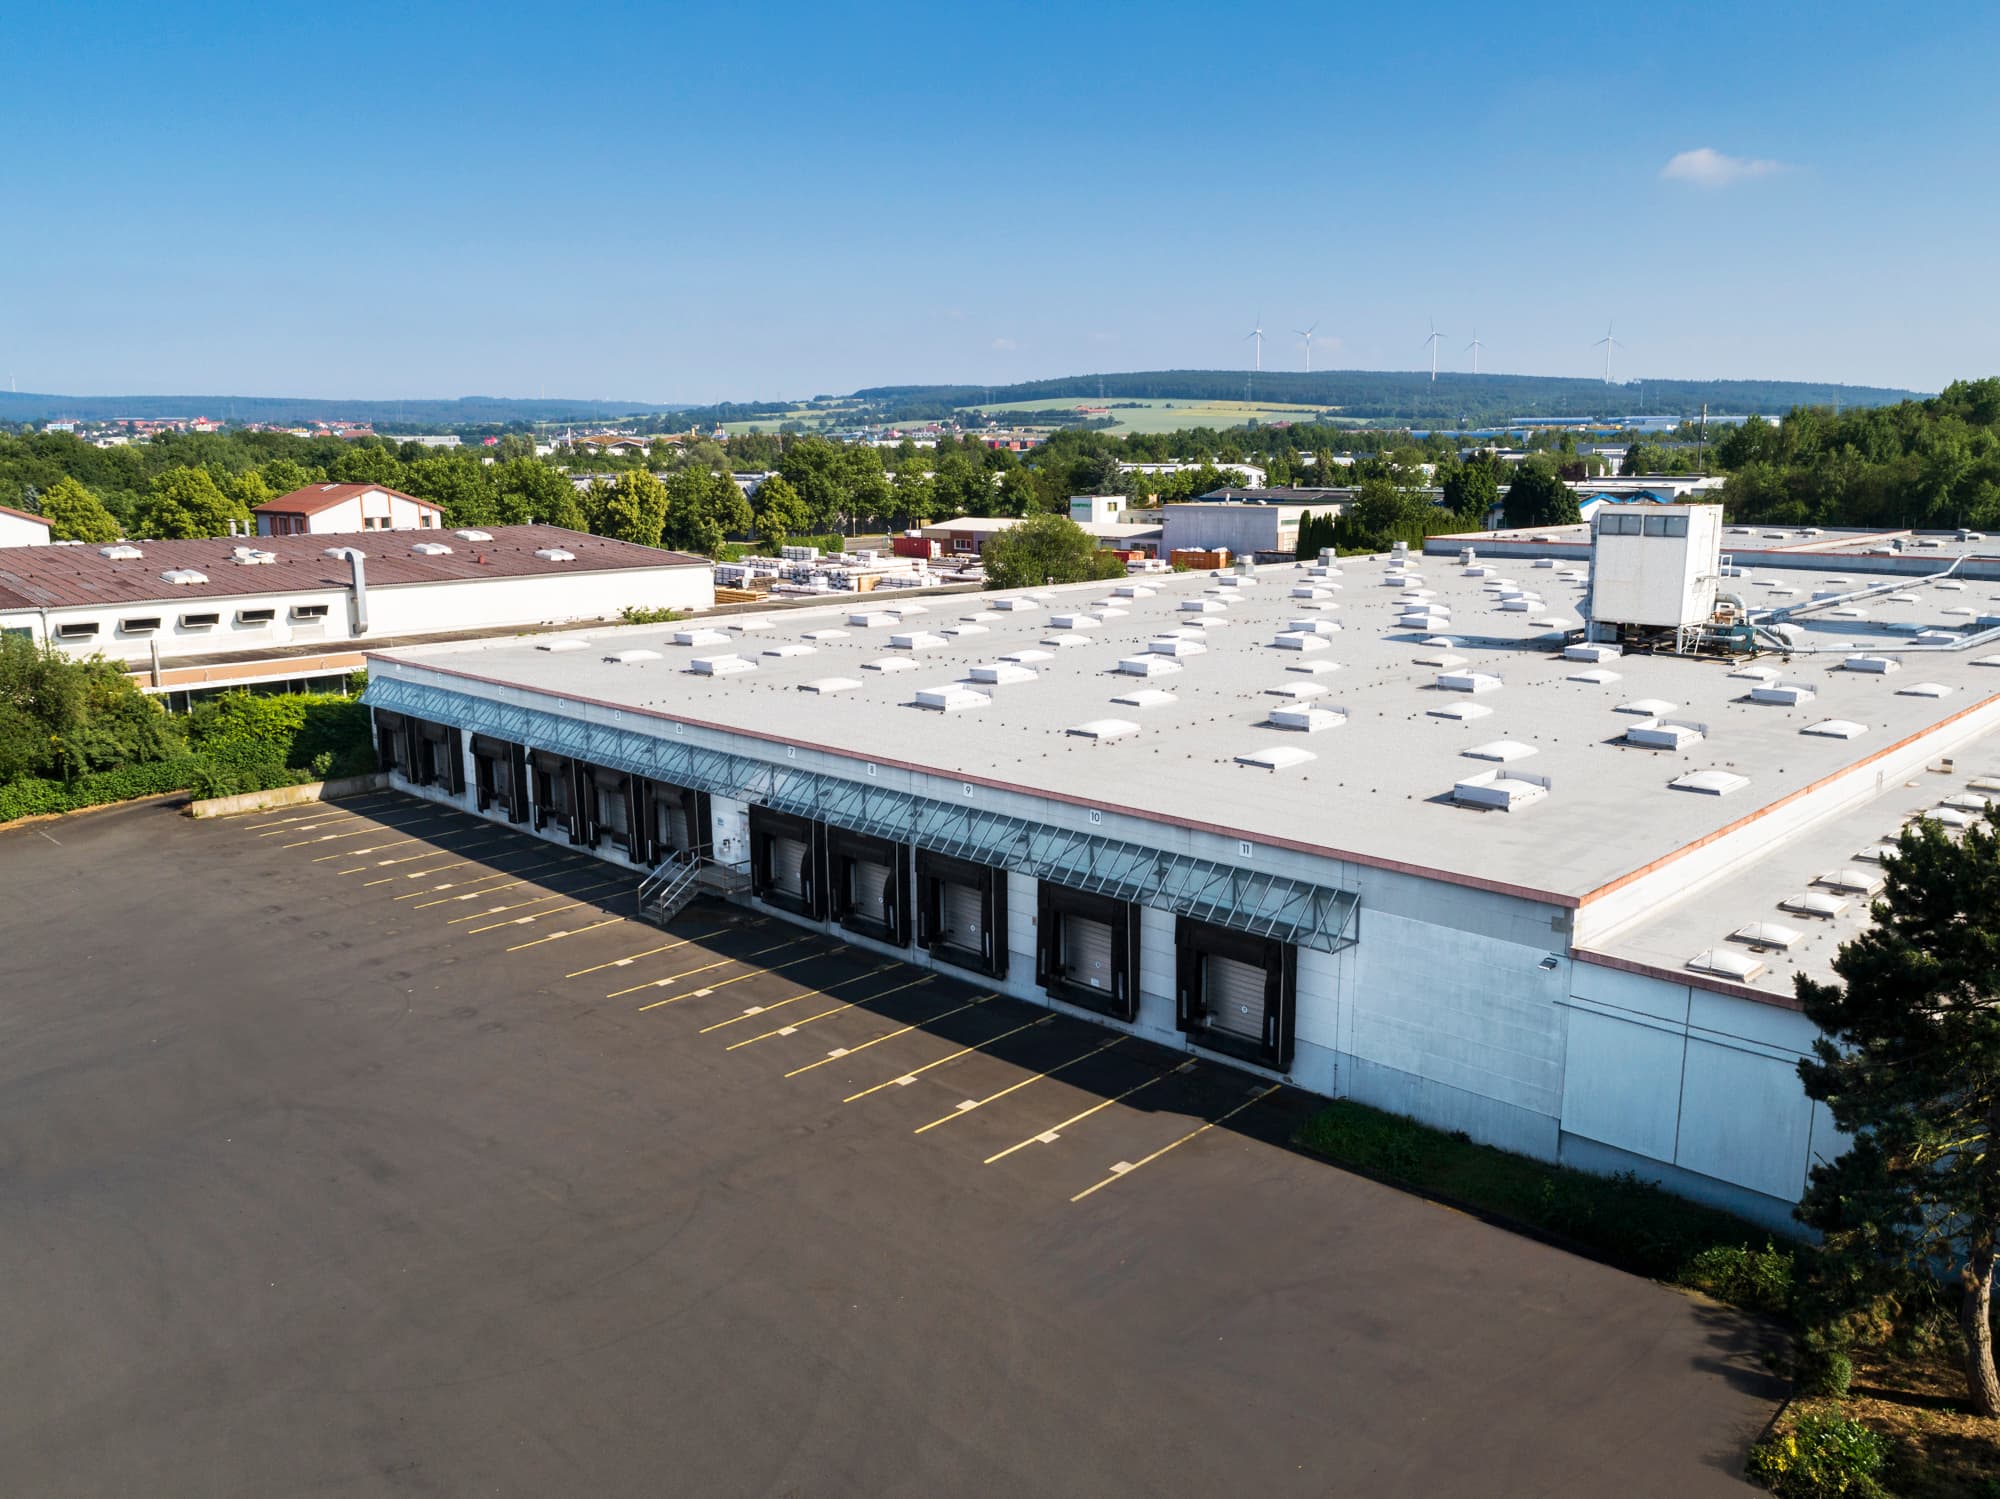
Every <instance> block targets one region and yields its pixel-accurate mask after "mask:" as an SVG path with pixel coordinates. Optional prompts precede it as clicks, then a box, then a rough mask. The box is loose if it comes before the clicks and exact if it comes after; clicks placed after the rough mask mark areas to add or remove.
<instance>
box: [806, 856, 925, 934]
mask: <svg viewBox="0 0 2000 1499" xmlns="http://www.w3.org/2000/svg"><path fill="white" fill-rule="evenodd" d="M826 867H827V871H828V876H829V886H828V888H829V890H830V892H831V895H832V910H831V912H830V914H831V915H832V917H833V919H834V920H835V921H837V922H839V923H840V924H841V925H842V926H844V927H846V928H847V929H848V930H849V931H852V932H858V933H860V934H861V935H862V936H864V937H873V938H875V939H876V940H877V941H880V942H887V943H890V944H891V945H892V946H895V947H908V946H909V945H910V889H909V886H910V878H909V869H910V854H909V850H908V849H906V848H905V847H904V846H903V845H902V844H900V843H895V842H892V841H890V840H889V839H887V838H875V837H871V836H870V835H868V834H866V833H851V832H848V831H847V830H845V829H843V828H828V829H827V832H826Z"/></svg>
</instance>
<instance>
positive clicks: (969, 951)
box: [915, 848, 1007, 978]
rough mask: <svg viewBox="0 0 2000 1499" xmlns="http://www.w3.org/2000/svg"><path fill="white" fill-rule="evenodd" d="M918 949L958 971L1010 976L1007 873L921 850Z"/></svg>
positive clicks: (917, 855)
mask: <svg viewBox="0 0 2000 1499" xmlns="http://www.w3.org/2000/svg"><path fill="white" fill-rule="evenodd" d="M915 906H916V917H917V921H916V926H917V933H916V936H917V946H918V947H921V948H923V949H924V950H925V951H926V952H928V953H930V954H931V955H932V956H934V957H935V958H937V959H938V961H940V962H943V963H949V964H951V965H952V966H953V967H954V968H965V969H970V970H971V971H972V972H974V973H984V974H988V975H990V976H992V977H994V978H1004V977H1006V974H1007V871H1006V870H1004V869H998V868H995V867H993V866H991V865H987V864H974V863H973V862H971V861H970V860H968V859H954V858H952V857H951V856H949V855H947V854H938V853H932V852H931V851H930V850H929V849H921V848H920V849H918V850H917V853H916V901H915Z"/></svg>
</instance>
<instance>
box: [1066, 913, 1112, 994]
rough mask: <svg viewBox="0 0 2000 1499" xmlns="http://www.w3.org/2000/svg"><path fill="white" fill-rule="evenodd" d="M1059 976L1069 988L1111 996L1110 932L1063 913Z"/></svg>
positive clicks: (1071, 914)
mask: <svg viewBox="0 0 2000 1499" xmlns="http://www.w3.org/2000/svg"><path fill="white" fill-rule="evenodd" d="M1062 923H1063V930H1062V961H1063V976H1064V977H1065V978H1067V979H1068V980H1069V981H1070V982H1071V983H1073V984H1085V985H1088V986H1089V987H1090V988H1092V989H1102V990H1103V991H1104V992H1105V993H1107V994H1109V993H1110V992H1111V928H1110V926H1109V925H1107V924H1106V923H1104V922H1102V921H1092V920H1090V919H1089V918H1088V917H1084V916H1078V915H1076V914H1075V913H1074V912H1064V913H1063V919H1062Z"/></svg>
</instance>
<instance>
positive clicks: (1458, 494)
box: [1442, 453, 1500, 526]
mask: <svg viewBox="0 0 2000 1499" xmlns="http://www.w3.org/2000/svg"><path fill="white" fill-rule="evenodd" d="M1496 468H1497V464H1496V462H1495V460H1493V459H1492V458H1491V456H1490V455H1488V454H1484V453H1475V454H1474V455H1473V456H1472V458H1471V460H1470V461H1468V462H1465V463H1461V464H1459V465H1458V466H1457V467H1456V468H1454V469H1453V470H1452V471H1451V472H1450V473H1448V474H1446V475H1445V477H1444V484H1443V486H1442V488H1443V490H1444V502H1445V505H1446V507H1447V508H1449V509H1450V511H1451V513H1452V514H1453V515H1455V516H1457V517H1458V518H1459V520H1460V521H1462V522H1464V523H1465V524H1466V525H1468V526H1484V525H1485V524H1486V517H1487V516H1488V515H1490V514H1491V513H1492V511H1493V507H1494V506H1495V505H1497V504H1499V503H1500V478H1499V474H1498V473H1497V472H1496Z"/></svg>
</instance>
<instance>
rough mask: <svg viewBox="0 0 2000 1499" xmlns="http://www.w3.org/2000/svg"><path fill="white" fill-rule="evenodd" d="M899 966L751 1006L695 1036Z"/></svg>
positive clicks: (880, 965)
mask: <svg viewBox="0 0 2000 1499" xmlns="http://www.w3.org/2000/svg"><path fill="white" fill-rule="evenodd" d="M900 966H902V965H900V964H898V963H877V964H876V965H875V966H874V967H873V968H870V969H867V970H866V971H864V972H861V973H857V974H855V975H854V977H853V978H845V979H842V980H841V981H840V982H839V983H837V984H828V985H827V986H826V987H825V988H824V989H801V990H800V991H799V992H798V993H797V994H794V995H792V996H791V997H790V998H789V999H774V1000H772V1001H771V1002H770V1003H769V1004H767V1005H751V1006H750V1007H749V1008H748V1009H746V1010H745V1011H744V1012H743V1013H742V1014H740V1015H731V1016H730V1017H729V1018H728V1019H727V1020H718V1021H716V1022H715V1024H714V1025H705V1026H703V1027H702V1028H701V1029H700V1030H698V1031H696V1032H695V1034H696V1035H697V1036H706V1035H707V1034H708V1033H709V1032H710V1031H722V1030H727V1029H729V1027H730V1026H732V1025H741V1024H742V1023H743V1022H744V1021H746V1020H755V1019H756V1018H757V1017H758V1016H760V1015H768V1014H770V1013H771V1012H772V1011H773V1010H782V1009H783V1008H784V1007H785V1006H786V1005H795V1004H797V1003H798V1002H799V1001H800V1000H802V999H819V998H821V997H822V996H824V995H827V994H831V993H832V992H833V991H834V990H836V989H845V988H846V987H847V986H848V985H849V984H857V983H859V982H860V981H861V980H862V979H866V978H873V977H874V976H875V975H876V974H878V973H887V972H888V971H889V970H890V969H891V968H897V967H900ZM769 971H775V970H769Z"/></svg>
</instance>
